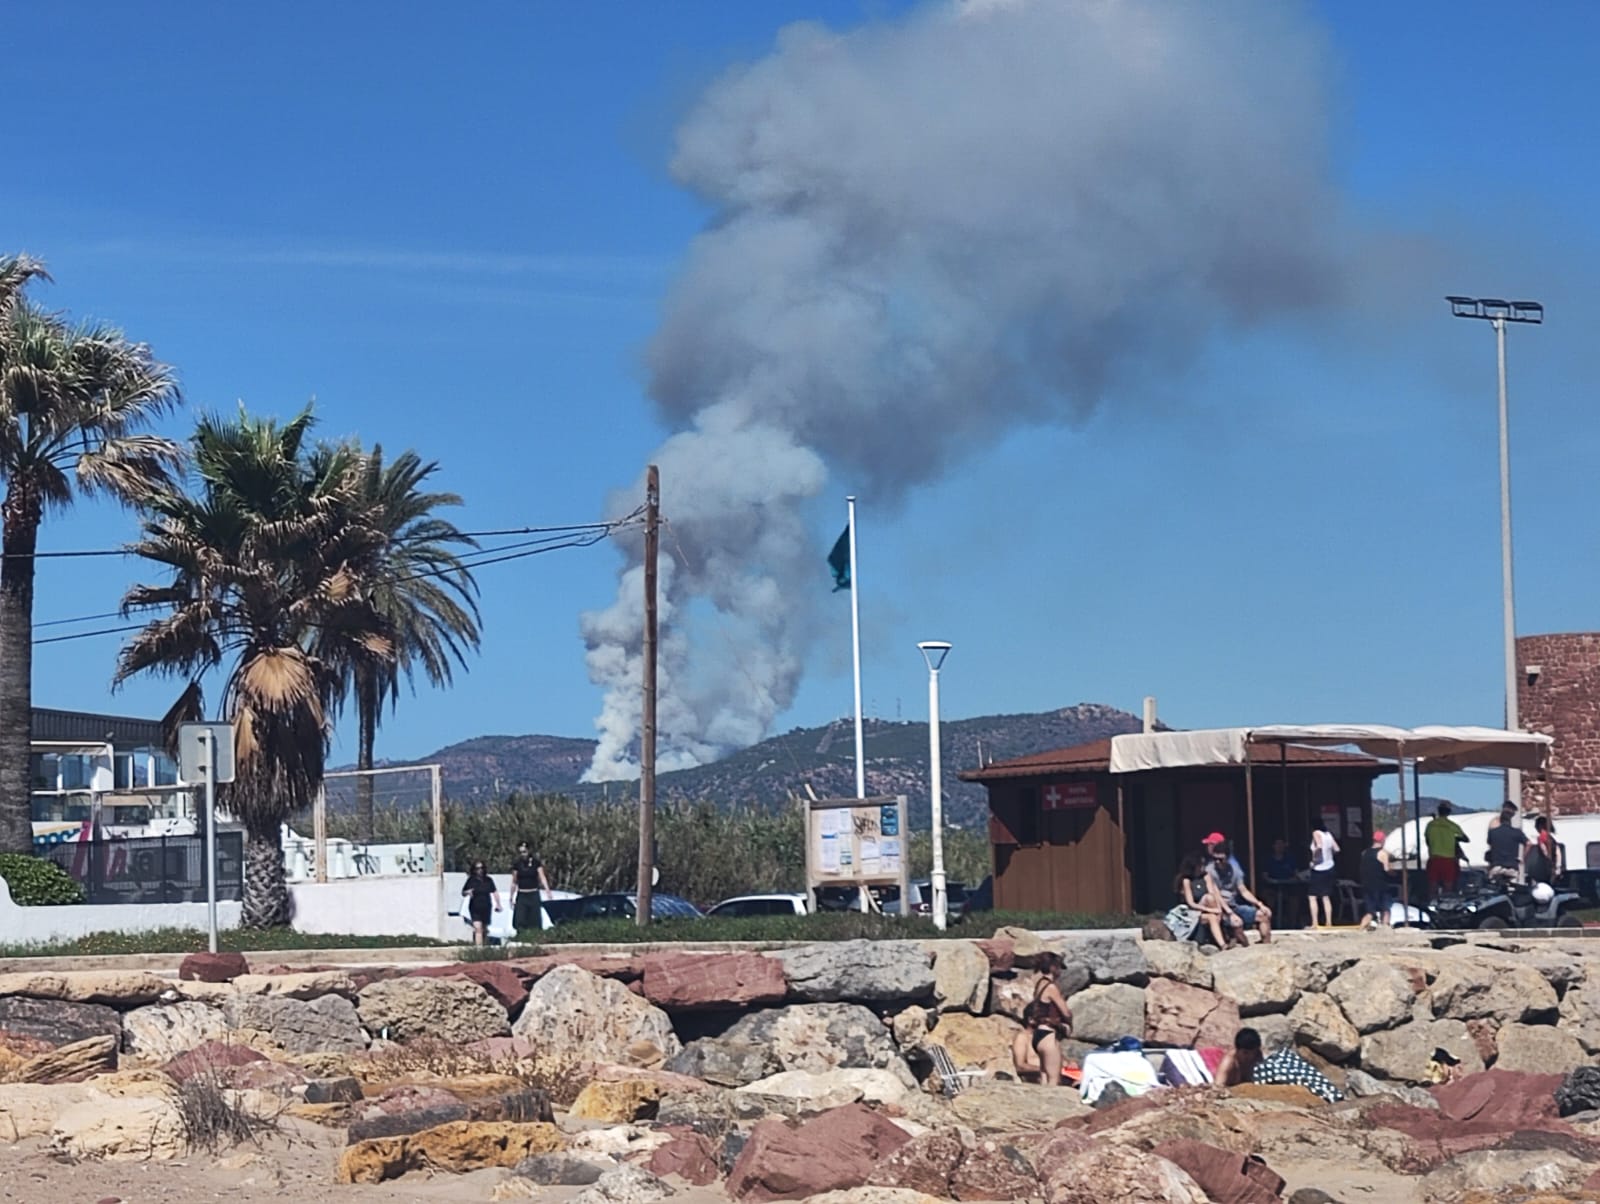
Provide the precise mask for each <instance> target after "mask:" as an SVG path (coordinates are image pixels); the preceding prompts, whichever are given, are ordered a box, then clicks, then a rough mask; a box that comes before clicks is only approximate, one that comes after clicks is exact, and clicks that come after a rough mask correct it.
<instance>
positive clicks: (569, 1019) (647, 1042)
mask: <svg viewBox="0 0 1600 1204" xmlns="http://www.w3.org/2000/svg"><path fill="white" fill-rule="evenodd" d="M880 1027H881V1026H880ZM512 1031H513V1032H514V1033H515V1034H516V1035H517V1036H526V1037H529V1038H532V1039H534V1040H536V1041H537V1042H538V1043H539V1046H540V1048H541V1050H543V1051H544V1052H545V1054H546V1055H547V1056H549V1057H552V1058H555V1059H557V1060H564V1061H568V1062H571V1063H572V1064H573V1065H580V1064H583V1063H586V1062H594V1061H604V1062H619V1063H621V1064H623V1065H627V1066H656V1065H659V1064H661V1063H662V1062H663V1061H665V1060H667V1059H669V1058H671V1057H672V1056H673V1055H674V1054H676V1053H678V1051H679V1050H680V1049H682V1044H681V1043H680V1042H679V1040H678V1037H677V1034H676V1033H674V1032H673V1031H672V1021H671V1020H670V1019H668V1017H667V1014H666V1013H665V1012H664V1011H662V1010H661V1009H660V1008H658V1007H656V1006H655V1005H654V1004H652V1003H650V1002H648V1001H647V1000H644V999H641V998H640V997H639V996H637V995H635V994H634V993H633V992H632V991H630V990H628V988H627V987H626V986H624V985H623V984H622V983H620V982H618V981H617V980H615V979H611V978H601V977H599V976H598V975H595V974H590V973H589V972H588V971H587V970H581V969H579V968H578V967H577V966H558V967H557V968H556V969H554V970H552V971H550V972H549V973H548V974H546V975H545V976H544V977H543V978H541V979H540V980H539V981H538V982H536V983H535V984H534V985H533V987H532V989H531V990H530V991H529V992H528V1001H527V1003H526V1004H524V1005H523V1009H522V1015H521V1016H520V1017H518V1019H517V1023H516V1025H515V1026H514V1028H513V1030H512ZM885 1040H887V1037H885ZM690 1073H692V1072H690ZM697 1077H698V1076H697Z"/></svg>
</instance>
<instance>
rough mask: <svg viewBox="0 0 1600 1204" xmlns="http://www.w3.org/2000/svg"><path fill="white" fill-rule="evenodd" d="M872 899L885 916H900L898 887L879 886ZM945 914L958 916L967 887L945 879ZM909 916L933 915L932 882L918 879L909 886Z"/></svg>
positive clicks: (965, 897) (965, 896)
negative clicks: (874, 899) (875, 900)
mask: <svg viewBox="0 0 1600 1204" xmlns="http://www.w3.org/2000/svg"><path fill="white" fill-rule="evenodd" d="M873 894H874V897H875V898H876V899H877V900H878V909H879V910H880V911H882V912H883V914H884V915H886V916H897V915H899V914H900V888H899V887H898V886H880V887H877V888H875V889H874V892H873ZM944 898H945V914H946V915H947V916H960V915H961V908H962V905H963V904H964V903H965V902H966V901H967V887H966V884H965V883H963V882H951V881H949V880H948V879H946V881H945V884H944ZM911 914H912V915H914V916H927V915H932V914H933V880H932V879H930V878H919V879H917V881H915V882H913V883H912V884H911Z"/></svg>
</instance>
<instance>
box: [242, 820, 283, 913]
mask: <svg viewBox="0 0 1600 1204" xmlns="http://www.w3.org/2000/svg"><path fill="white" fill-rule="evenodd" d="M291 918H292V917H291V911H290V907H289V881H288V878H287V876H286V875H285V874H284V870H283V837H282V834H281V833H280V832H279V830H278V829H277V828H274V829H273V830H272V831H271V832H270V833H263V832H251V831H247V832H246V833H245V840H244V906H243V907H242V908H241V910H240V915H239V923H240V924H241V925H242V926H243V927H245V928H284V927H287V926H288V924H289V921H290V919H291Z"/></svg>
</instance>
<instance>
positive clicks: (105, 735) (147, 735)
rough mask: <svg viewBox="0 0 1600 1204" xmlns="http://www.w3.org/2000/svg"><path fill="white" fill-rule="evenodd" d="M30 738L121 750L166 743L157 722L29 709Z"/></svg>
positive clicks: (157, 745)
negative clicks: (99, 745)
mask: <svg viewBox="0 0 1600 1204" xmlns="http://www.w3.org/2000/svg"><path fill="white" fill-rule="evenodd" d="M30 734H31V735H32V738H33V739H35V740H61V741H73V742H79V743H84V744H105V743H108V742H109V743H111V744H113V745H116V746H118V747H121V748H161V747H162V746H164V745H165V744H166V740H165V739H164V738H163V736H162V734H161V721H160V720H159V719H130V718H128V717H127V716H124V715H93V714H89V713H87V712H84V711H55V710H51V709H50V708H49V707H34V708H33V725H32V729H31V733H30Z"/></svg>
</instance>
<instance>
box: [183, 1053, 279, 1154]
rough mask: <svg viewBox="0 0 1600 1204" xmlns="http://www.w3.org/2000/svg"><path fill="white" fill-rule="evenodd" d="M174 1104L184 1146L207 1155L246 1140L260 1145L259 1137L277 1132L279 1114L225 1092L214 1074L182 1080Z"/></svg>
mask: <svg viewBox="0 0 1600 1204" xmlns="http://www.w3.org/2000/svg"><path fill="white" fill-rule="evenodd" d="M177 1103H178V1116H179V1117H180V1119H181V1120H182V1122H183V1137H184V1142H185V1144H187V1145H188V1147H189V1148H190V1149H191V1150H204V1151H205V1152H206V1153H209V1154H215V1153H217V1152H218V1151H219V1150H224V1149H227V1148H228V1147H230V1146H235V1145H241V1144H243V1143H244V1142H247V1141H248V1142H251V1143H252V1144H254V1145H260V1144H261V1136H262V1134H264V1133H273V1132H276V1131H277V1128H278V1119H279V1116H280V1114H281V1112H282V1109H281V1107H280V1108H278V1109H277V1110H265V1109H263V1108H262V1107H261V1106H260V1105H258V1104H257V1103H254V1102H251V1103H247V1102H245V1096H244V1093H243V1092H238V1091H230V1090H228V1088H227V1087H225V1086H224V1085H223V1084H222V1083H221V1081H220V1080H219V1079H218V1078H217V1075H216V1072H215V1071H210V1072H208V1073H203V1074H197V1075H194V1076H192V1077H190V1078H188V1079H185V1080H184V1081H183V1083H181V1084H180V1085H179V1087H178V1099H177Z"/></svg>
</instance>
